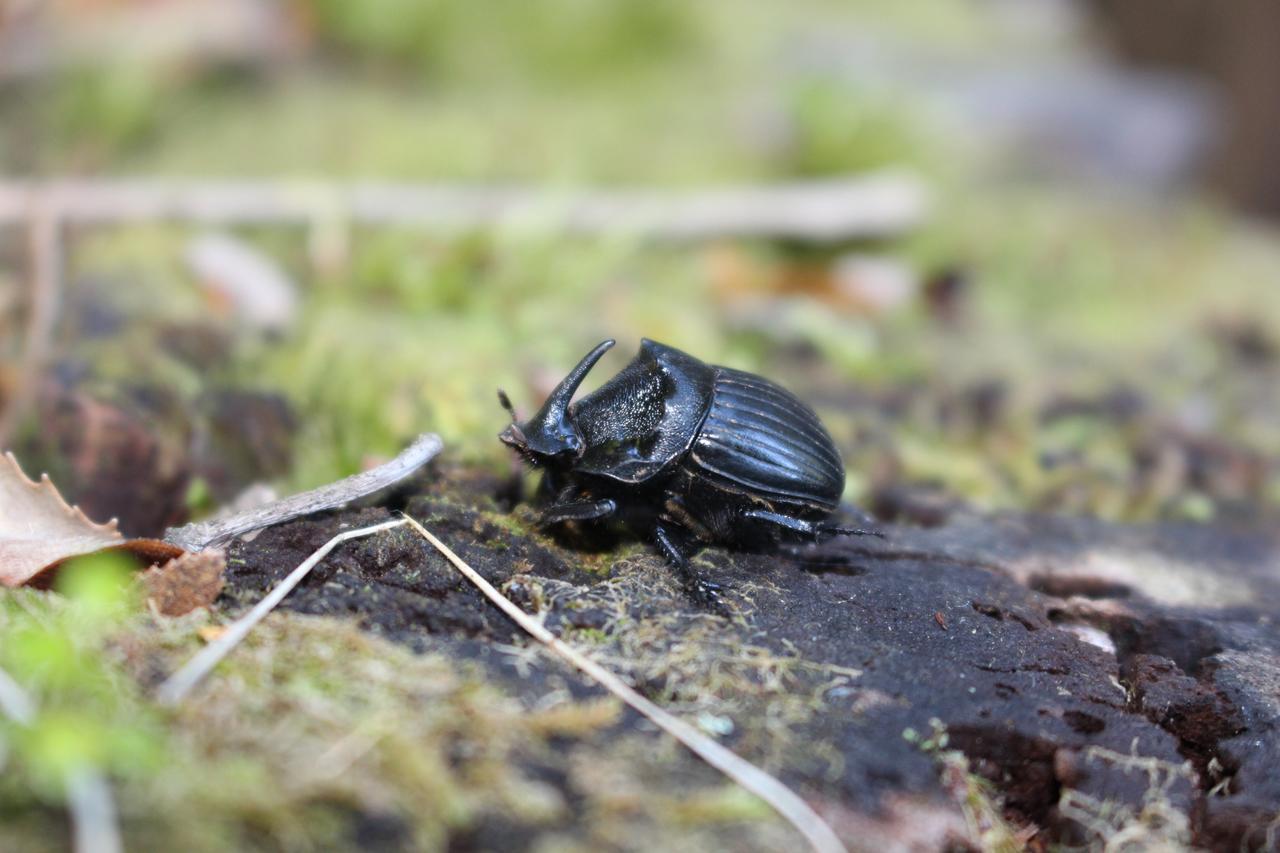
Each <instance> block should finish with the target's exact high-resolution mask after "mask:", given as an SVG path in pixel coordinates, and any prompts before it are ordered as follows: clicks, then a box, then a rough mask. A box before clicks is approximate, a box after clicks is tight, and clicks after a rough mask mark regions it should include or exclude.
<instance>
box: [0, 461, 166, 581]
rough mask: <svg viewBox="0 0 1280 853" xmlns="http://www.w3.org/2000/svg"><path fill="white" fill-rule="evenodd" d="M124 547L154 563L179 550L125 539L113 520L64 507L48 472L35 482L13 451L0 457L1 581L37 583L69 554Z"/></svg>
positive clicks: (155, 543)
mask: <svg viewBox="0 0 1280 853" xmlns="http://www.w3.org/2000/svg"><path fill="white" fill-rule="evenodd" d="M104 550H124V551H129V552H130V553H133V554H136V555H138V556H140V557H142V558H144V559H146V560H150V561H154V562H159V561H161V560H169V559H172V558H174V557H176V556H178V555H179V554H181V553H183V552H182V549H180V548H177V547H175V546H173V545H170V544H168V543H166V542H160V541H158V540H154V539H132V540H125V538H124V537H123V536H121V535H120V531H119V530H117V529H116V523H115V520H114V519H113V520H112V521H109V522H107V523H106V524H97V523H95V522H93V521H91V520H90V519H89V518H88V516H86V515H85V514H84V513H83V512H81V511H80V509H79V508H77V507H74V506H71V505H69V504H68V503H67V502H66V501H65V500H64V499H63V497H62V495H60V494H59V493H58V490H57V489H56V488H55V487H54V485H53V483H52V482H50V480H49V477H48V475H44V476H42V477H41V478H40V482H35V481H33V480H30V479H28V478H27V475H26V474H24V473H22V468H20V467H19V466H18V460H17V459H15V458H14V456H13V454H12V453H6V454H5V455H4V457H3V458H0V585H3V586H22V585H23V584H33V585H42V584H46V583H47V582H48V580H49V574H50V573H51V571H52V570H53V569H55V568H57V567H58V566H59V565H60V564H61V563H63V562H64V561H66V560H69V559H70V558H72V557H80V556H83V555H86V554H94V553H97V552H99V551H104Z"/></svg>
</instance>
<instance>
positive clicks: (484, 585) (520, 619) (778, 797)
mask: <svg viewBox="0 0 1280 853" xmlns="http://www.w3.org/2000/svg"><path fill="white" fill-rule="evenodd" d="M404 518H405V521H407V522H408V523H409V524H410V525H411V526H412V527H413V528H414V529H415V530H417V531H418V533H419V534H421V535H422V537H423V538H424V539H426V540H427V541H428V542H430V543H431V544H432V545H433V546H435V548H436V550H438V551H439V552H440V553H441V554H443V555H444V557H445V559H447V560H448V561H449V562H450V563H452V564H453V565H454V567H455V568H456V569H457V570H458V571H460V572H461V573H462V574H463V575H464V576H465V577H466V578H467V580H469V581H471V582H472V583H473V584H475V585H476V586H477V587H479V589H480V591H481V592H482V593H484V595H485V597H487V598H488V599H489V600H490V601H492V602H493V603H494V604H495V605H497V606H498V608H499V609H500V610H502V612H503V613H505V614H506V615H507V616H509V617H510V618H511V620H512V621H513V622H515V623H516V624H517V625H519V626H520V627H521V628H523V629H524V630H525V631H527V632H528V633H529V634H530V635H532V636H533V637H534V639H536V640H537V641H538V642H540V643H542V644H543V645H545V646H547V648H549V649H550V650H551V651H552V652H554V653H555V654H557V655H559V656H560V657H562V658H564V659H565V660H566V661H568V662H569V663H571V664H572V665H573V666H575V667H577V668H578V669H579V670H580V671H582V672H583V673H585V674H586V675H587V676H589V677H590V678H592V679H594V680H595V681H597V682H599V683H600V684H601V685H602V686H603V687H604V688H605V689H607V690H608V691H609V692H610V693H612V694H614V695H615V696H617V697H618V698H619V699H621V700H622V701H623V702H626V703H627V704H628V705H630V706H631V707H632V708H634V709H635V710H636V711H638V712H639V713H641V714H643V715H644V716H645V717H647V718H648V719H649V720H651V721H652V722H653V723H654V724H655V725H657V726H658V727H659V728H661V729H662V730H663V731H665V732H666V733H667V734H669V735H671V736H672V737H674V738H675V739H676V740H678V741H680V742H681V743H682V744H684V745H685V746H686V747H688V748H689V749H690V750H691V751H692V752H693V753H694V754H695V755H697V756H698V757H699V758H701V759H702V760H703V761H705V762H707V763H708V764H710V765H711V766H712V767H714V768H716V769H717V770H719V771H720V772H721V773H724V774H725V775H726V776H728V777H729V778H730V779H732V780H733V781H735V782H737V783H738V784H739V785H741V786H742V787H743V788H746V789H747V790H748V791H750V792H751V793H753V794H755V795H756V796H757V797H759V798H760V799H762V800H764V801H765V802H766V803H768V804H769V805H770V806H771V807H772V808H773V809H774V810H775V811H776V812H778V814H780V815H782V817H783V818H785V819H786V820H787V821H788V822H789V823H790V824H791V825H792V826H794V827H795V828H796V829H797V830H799V831H800V833H801V834H803V835H804V837H805V838H806V839H807V840H808V841H809V844H811V845H812V846H813V849H814V850H817V851H820V853H845V847H844V844H843V843H841V841H840V838H839V837H838V836H837V835H836V834H835V831H834V830H832V829H831V827H830V826H829V825H827V823H826V821H824V820H823V819H822V818H821V817H820V816H819V815H818V813H817V812H815V811H814V810H813V809H812V808H810V807H809V804H808V803H806V802H805V801H804V800H803V799H801V798H800V797H799V796H798V795H797V794H796V793H795V792H794V791H792V790H791V789H790V788H788V787H787V786H786V785H784V784H782V782H780V781H778V779H777V778H775V777H773V776H771V775H769V774H768V773H766V772H765V771H763V770H761V769H760V768H759V767H756V766H755V765H754V764H752V763H750V762H749V761H746V760H745V759H743V758H740V757H739V756H737V755H735V754H734V753H733V752H730V751H729V750H727V749H725V748H724V747H723V746H721V745H720V744H718V743H716V742H715V741H714V740H712V739H711V738H709V737H707V736H706V735H704V734H702V733H701V732H699V731H698V730H697V729H695V728H694V727H693V726H691V725H689V724H688V723H686V722H684V721H683V720H680V719H678V718H676V717H673V716H672V715H671V714H669V713H667V712H666V711H664V710H663V709H662V708H660V707H658V706H657V705H655V704H654V703H652V702H650V701H649V700H648V699H646V698H644V697H643V696H641V695H640V694H639V693H637V692H636V691H635V690H633V689H632V688H631V687H630V686H629V685H628V684H627V683H626V682H624V681H623V680H622V679H620V678H618V676H616V675H614V674H613V673H612V672H610V671H609V670H607V669H605V668H604V667H603V666H601V665H600V664H598V663H596V662H595V661H593V660H591V659H590V658H588V657H587V656H585V655H584V654H582V653H581V652H579V651H578V650H577V649H575V648H573V647H572V646H569V645H567V644H566V643H564V642H562V641H561V640H560V639H559V638H558V637H556V635H554V634H552V633H551V632H550V631H548V630H547V629H546V628H545V627H544V626H543V625H542V623H540V622H538V621H537V620H536V619H532V618H530V617H529V615H528V614H526V613H525V612H524V611H522V610H521V609H520V608H519V607H516V605H514V604H512V603H511V602H510V601H509V600H508V599H507V598H506V596H504V595H502V593H500V592H498V590H496V589H494V587H493V585H492V584H490V583H489V582H488V581H486V580H485V579H484V578H483V577H481V576H480V574H479V573H478V572H476V570H475V569H473V568H471V566H469V565H467V563H466V562H465V561H464V560H463V559H462V558H461V557H459V556H458V555H457V554H455V553H454V552H453V551H452V550H450V549H449V547H448V546H447V545H445V544H444V543H443V542H441V541H440V540H439V539H437V538H436V537H435V536H434V535H432V534H431V532H430V531H428V530H427V529H426V528H425V527H423V526H422V525H421V524H419V523H418V522H417V521H416V520H414V519H413V518H410V517H409V516H407V515H406V516H405V517H404Z"/></svg>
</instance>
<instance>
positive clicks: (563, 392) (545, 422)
mask: <svg viewBox="0 0 1280 853" xmlns="http://www.w3.org/2000/svg"><path fill="white" fill-rule="evenodd" d="M614 343H615V342H614V341H613V340H607V341H601V342H600V344H599V345H598V346H596V348H595V349H593V350H592V351H591V352H589V353H587V354H586V356H584V357H583V359H582V361H580V362H578V366H577V367H575V368H574V369H573V370H571V371H569V375H568V376H566V377H565V378H564V379H562V380H561V381H560V384H559V385H557V386H556V389H555V390H554V391H552V392H551V395H550V396H549V397H547V401H546V402H545V403H543V404H542V408H541V409H539V410H538V413H537V414H535V415H534V416H533V417H532V418H530V419H529V421H528V423H526V424H524V427H523V429H522V431H523V433H524V438H525V439H526V441H525V443H524V444H523V446H524V447H525V448H527V449H528V450H531V451H533V452H535V453H541V454H546V455H554V454H556V453H561V452H564V451H566V450H573V451H577V450H580V449H581V444H582V439H581V437H580V436H579V435H578V433H577V430H576V429H574V427H573V424H571V423H569V402H570V401H571V400H573V395H574V394H575V393H577V391H578V386H579V385H581V384H582V380H583V379H585V378H586V376H587V374H588V373H590V372H591V368H593V367H595V366H596V362H597V361H599V360H600V357H601V356H602V355H604V354H605V353H606V352H608V350H609V348H610V347H612V346H613V345H614ZM508 429H510V428H508ZM513 437H514V436H513ZM504 441H506V439H504ZM507 443H508V444H511V442H510V441H508V442H507Z"/></svg>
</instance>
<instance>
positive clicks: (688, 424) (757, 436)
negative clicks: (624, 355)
mask: <svg viewBox="0 0 1280 853" xmlns="http://www.w3.org/2000/svg"><path fill="white" fill-rule="evenodd" d="M569 414H570V417H571V419H572V421H573V422H574V424H575V425H576V427H577V429H578V430H579V432H580V433H581V434H582V437H583V440H584V443H585V445H586V451H585V452H584V454H583V456H582V458H581V459H579V460H578V461H577V462H576V463H575V464H574V466H573V468H574V471H575V472H578V473H582V474H588V475H592V476H597V477H602V478H607V479H609V480H613V481H617V482H619V483H629V484H637V485H639V484H644V483H648V482H651V481H654V480H657V479H659V478H662V477H664V476H666V475H670V474H673V473H675V472H676V470H677V469H682V470H681V473H683V474H686V475H693V476H695V477H699V478H705V479H706V480H708V481H710V482H711V483H712V484H714V485H715V486H717V487H719V488H720V489H724V490H728V491H730V492H735V493H738V494H740V495H742V496H743V497H744V498H746V499H759V500H761V501H765V502H768V503H780V504H785V505H788V506H794V507H797V508H800V509H807V510H811V511H813V512H817V513H827V512H830V511H832V510H834V509H835V508H836V507H837V506H838V504H839V501H840V495H841V492H842V491H843V490H844V477H845V474H844V465H843V463H842V462H841V461H840V455H839V453H838V452H837V451H836V448H835V444H834V442H833V441H832V440H831V436H830V434H828V432H827V430H826V429H825V428H824V427H823V425H822V423H821V422H820V421H819V420H818V416H817V415H816V414H814V412H813V410H812V409H810V408H809V407H808V406H806V405H805V404H804V403H802V402H801V401H800V400H799V399H798V398H796V396H795V395H794V394H792V393H791V392H789V391H787V390H786V389H784V388H782V387H780V386H779V385H777V384H775V383H773V382H770V381H769V380H767V379H764V378H763V377H760V376H757V375H755V374H752V373H747V372H744V371H741V370H734V369H732V368H728V367H719V366H716V365H709V364H707V363H705V362H703V361H700V360H698V359H696V358H694V357H693V356H690V355H688V354H687V353H684V352H681V351H680V350H678V349H675V348H674V347H669V346H666V345H664V344H660V343H656V342H654V341H651V340H647V339H646V340H644V341H643V342H642V343H641V345H640V352H639V353H638V354H637V355H636V357H635V359H633V360H632V362H631V363H630V364H629V365H627V367H625V368H624V369H623V370H622V371H621V372H619V373H618V374H617V375H616V376H614V377H613V378H612V379H611V380H609V381H608V382H606V383H605V384H604V385H603V386H601V387H600V388H599V389H598V390H596V391H595V392H593V393H591V394H588V395H586V396H585V397H583V398H582V399H581V400H579V401H578V402H576V403H574V404H573V405H572V406H571V407H570V409H569Z"/></svg>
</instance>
